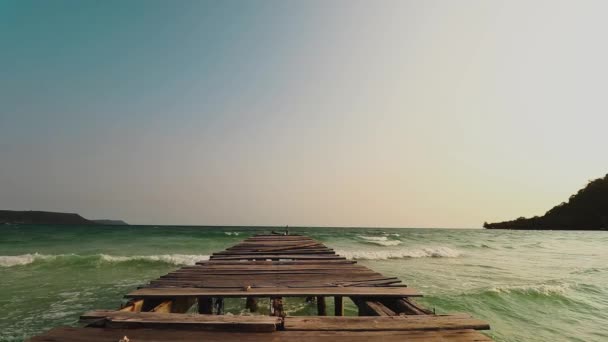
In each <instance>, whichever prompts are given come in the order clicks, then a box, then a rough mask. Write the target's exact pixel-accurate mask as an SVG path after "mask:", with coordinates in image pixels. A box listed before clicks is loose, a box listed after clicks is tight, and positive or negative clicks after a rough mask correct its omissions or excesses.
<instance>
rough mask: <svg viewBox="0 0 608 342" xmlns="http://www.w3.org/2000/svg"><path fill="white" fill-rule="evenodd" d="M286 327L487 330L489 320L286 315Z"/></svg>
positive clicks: (452, 317)
mask: <svg viewBox="0 0 608 342" xmlns="http://www.w3.org/2000/svg"><path fill="white" fill-rule="evenodd" d="M284 325H285V330H288V331H290V330H322V331H374V330H443V329H475V330H486V329H489V328H490V326H489V325H488V323H487V322H484V321H482V320H478V319H475V318H471V317H467V316H462V315H454V316H451V315H446V316H384V317H303V316H300V317H285V323H284Z"/></svg>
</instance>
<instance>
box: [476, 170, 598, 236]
mask: <svg viewBox="0 0 608 342" xmlns="http://www.w3.org/2000/svg"><path fill="white" fill-rule="evenodd" d="M483 227H484V228H486V229H521V230H608V175H606V176H605V177H604V178H598V179H595V180H592V181H589V184H587V186H585V187H584V188H583V189H581V190H579V191H578V192H577V193H576V194H574V195H572V196H570V199H569V200H568V202H563V203H561V204H559V205H557V206H555V207H553V208H552V209H551V210H549V211H547V212H546V213H545V214H544V215H543V216H534V217H531V218H525V217H520V218H518V219H515V220H512V221H504V222H497V223H487V222H485V223H484V225H483Z"/></svg>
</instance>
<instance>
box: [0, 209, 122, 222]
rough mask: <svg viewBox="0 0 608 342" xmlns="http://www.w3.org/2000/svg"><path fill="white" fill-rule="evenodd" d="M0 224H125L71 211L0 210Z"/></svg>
mask: <svg viewBox="0 0 608 342" xmlns="http://www.w3.org/2000/svg"><path fill="white" fill-rule="evenodd" d="M0 224H59V225H127V223H126V222H124V221H120V220H87V219H85V218H84V217H82V216H80V215H78V214H73V213H56V212H51V211H31V210H28V211H14V210H0Z"/></svg>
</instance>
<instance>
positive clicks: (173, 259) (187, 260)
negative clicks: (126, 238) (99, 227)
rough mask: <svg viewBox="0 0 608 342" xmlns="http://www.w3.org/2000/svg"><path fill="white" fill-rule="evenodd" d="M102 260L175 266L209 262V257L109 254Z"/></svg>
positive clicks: (102, 255) (102, 256) (104, 255)
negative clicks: (203, 261) (161, 263)
mask: <svg viewBox="0 0 608 342" xmlns="http://www.w3.org/2000/svg"><path fill="white" fill-rule="evenodd" d="M99 256H100V257H101V260H103V261H106V262H128V261H151V262H163V263H166V264H173V265H194V264H196V262H197V261H201V260H209V256H208V255H195V254H162V255H132V256H116V255H108V254H100V255H99Z"/></svg>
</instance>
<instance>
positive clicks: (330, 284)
mask: <svg viewBox="0 0 608 342" xmlns="http://www.w3.org/2000/svg"><path fill="white" fill-rule="evenodd" d="M254 295H255V296H260V297H263V296H280V297H289V296H332V295H333V296H350V297H361V296H374V297H392V298H395V297H413V296H420V294H419V293H417V292H416V291H415V290H413V289H410V288H406V287H405V285H403V284H401V281H400V280H399V279H397V278H394V277H386V276H384V275H382V274H380V273H378V272H375V271H372V270H370V269H369V268H367V267H364V266H361V265H357V264H356V262H354V261H352V260H345V258H344V257H342V256H339V255H337V254H336V253H335V252H334V250H333V249H330V248H327V247H326V246H325V245H323V244H322V243H320V242H319V241H316V240H313V239H311V238H308V237H305V236H299V235H289V236H283V235H258V236H253V237H250V238H248V239H246V240H244V241H243V242H241V243H239V244H237V245H235V246H232V247H229V248H227V249H226V250H224V251H222V252H217V253H214V254H213V255H212V257H211V259H210V260H207V261H201V262H199V263H197V265H194V266H186V267H183V268H181V269H179V270H176V271H174V272H171V273H169V274H166V275H164V276H161V277H160V278H158V279H156V280H152V281H151V282H150V283H148V284H147V285H145V286H142V288H140V289H137V290H136V291H133V292H131V293H129V294H128V295H127V297H131V298H149V297H166V298H171V297H182V296H211V297H213V296H215V297H247V296H254Z"/></svg>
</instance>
